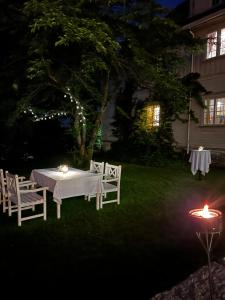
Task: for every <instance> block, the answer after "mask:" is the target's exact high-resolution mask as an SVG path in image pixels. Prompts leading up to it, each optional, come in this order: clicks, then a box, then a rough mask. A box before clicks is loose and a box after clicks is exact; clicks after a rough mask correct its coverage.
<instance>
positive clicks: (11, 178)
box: [5, 172, 20, 205]
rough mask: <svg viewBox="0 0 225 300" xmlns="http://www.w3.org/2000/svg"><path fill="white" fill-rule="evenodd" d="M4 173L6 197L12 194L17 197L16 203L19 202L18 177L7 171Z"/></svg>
mask: <svg viewBox="0 0 225 300" xmlns="http://www.w3.org/2000/svg"><path fill="white" fill-rule="evenodd" d="M5 175H6V185H7V192H8V197H11V196H14V197H16V198H17V201H18V205H19V204H20V192H19V178H18V175H14V174H11V173H9V172H6V173H5Z"/></svg>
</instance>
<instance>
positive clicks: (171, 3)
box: [157, 0, 183, 8]
mask: <svg viewBox="0 0 225 300" xmlns="http://www.w3.org/2000/svg"><path fill="white" fill-rule="evenodd" d="M157 2H159V3H160V4H161V5H162V6H167V7H169V8H173V7H176V6H177V5H178V4H180V3H181V2H183V0H157Z"/></svg>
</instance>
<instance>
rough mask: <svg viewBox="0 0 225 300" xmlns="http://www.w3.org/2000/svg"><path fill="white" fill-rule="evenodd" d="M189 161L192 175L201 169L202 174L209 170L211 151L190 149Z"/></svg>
mask: <svg viewBox="0 0 225 300" xmlns="http://www.w3.org/2000/svg"><path fill="white" fill-rule="evenodd" d="M189 162H190V163H191V172H192V174H193V175H195V174H196V173H197V171H198V170H199V171H201V173H202V175H205V174H206V173H208V172H209V165H210V164H211V153H210V151H209V150H192V151H191V155H190V159H189Z"/></svg>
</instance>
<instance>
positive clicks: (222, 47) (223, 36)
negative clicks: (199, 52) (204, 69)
mask: <svg viewBox="0 0 225 300" xmlns="http://www.w3.org/2000/svg"><path fill="white" fill-rule="evenodd" d="M223 54H225V28H222V29H220V30H217V31H214V32H211V33H209V34H208V35H207V53H206V58H212V57H215V56H219V55H223Z"/></svg>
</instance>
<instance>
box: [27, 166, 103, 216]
mask: <svg viewBox="0 0 225 300" xmlns="http://www.w3.org/2000/svg"><path fill="white" fill-rule="evenodd" d="M30 179H31V180H33V181H35V182H37V184H38V185H40V186H47V187H48V188H49V191H50V192H52V193H53V198H54V201H55V202H56V203H57V204H58V205H59V206H58V208H57V216H58V218H60V205H61V204H62V199H64V198H70V197H75V196H82V195H87V194H97V193H100V192H101V175H99V174H95V173H90V172H89V171H83V170H79V169H74V168H69V171H68V172H67V173H65V174H63V173H62V172H59V171H58V170H57V169H56V168H52V169H34V170H33V171H32V172H31V175H30Z"/></svg>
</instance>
